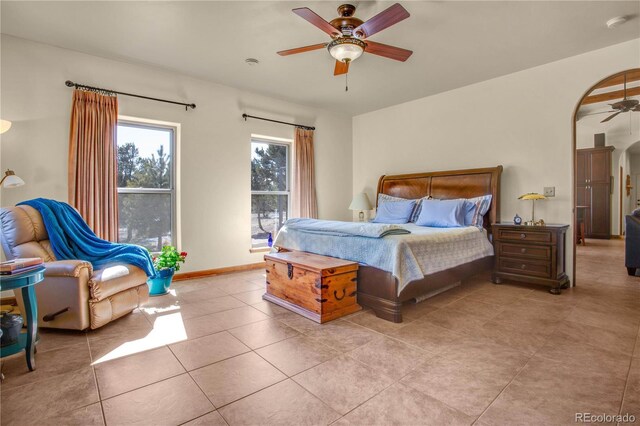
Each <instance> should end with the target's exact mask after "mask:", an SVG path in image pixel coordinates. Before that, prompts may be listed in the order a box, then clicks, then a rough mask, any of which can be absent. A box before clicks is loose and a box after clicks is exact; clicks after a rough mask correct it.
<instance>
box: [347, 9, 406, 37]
mask: <svg viewBox="0 0 640 426" xmlns="http://www.w3.org/2000/svg"><path fill="white" fill-rule="evenodd" d="M409 16H411V15H409V12H407V9H405V8H404V7H402V5H401V4H400V3H396V4H394V5H393V6H391V7H389V8H387V9H385V10H383V11H382V12H380V13H378V14H377V15H376V16H374V17H373V18H371V19H369V20H368V21H367V22H364V23H362V24H360V26H358V27H356V29H354V30H353V34H355V35H356V37H360V38H367V37H371V36H372V35H374V34H375V33H379V32H380V31H382V30H384V29H385V28H389V27H390V26H392V25H394V24H397V23H398V22H400V21H402V20H404V19H407V18H408V17H409Z"/></svg>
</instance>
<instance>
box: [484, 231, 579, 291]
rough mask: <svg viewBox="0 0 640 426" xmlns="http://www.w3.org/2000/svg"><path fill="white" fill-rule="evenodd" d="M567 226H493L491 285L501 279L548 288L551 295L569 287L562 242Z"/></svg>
mask: <svg viewBox="0 0 640 426" xmlns="http://www.w3.org/2000/svg"><path fill="white" fill-rule="evenodd" d="M568 228H569V225H553V224H549V225H545V226H523V225H514V224H512V223H495V224H493V225H492V230H493V247H494V250H495V265H494V269H493V282H494V283H496V284H500V283H501V282H502V280H503V279H505V280H512V281H519V282H525V283H531V284H541V285H547V286H550V287H551V289H550V290H549V292H550V293H552V294H560V292H561V289H563V288H567V287H569V277H567V273H566V262H565V249H564V247H565V240H566V235H567V229H568Z"/></svg>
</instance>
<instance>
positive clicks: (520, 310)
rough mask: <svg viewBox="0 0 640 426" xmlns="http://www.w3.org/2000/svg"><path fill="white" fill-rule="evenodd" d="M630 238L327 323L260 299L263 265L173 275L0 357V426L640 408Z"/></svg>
mask: <svg viewBox="0 0 640 426" xmlns="http://www.w3.org/2000/svg"><path fill="white" fill-rule="evenodd" d="M623 248H624V246H623V242H622V241H618V240H612V241H597V240H593V241H589V242H588V245H587V246H586V247H578V250H579V257H578V262H579V263H578V265H579V266H578V280H579V281H578V284H579V286H578V287H577V288H575V289H572V290H567V291H565V292H564V293H563V294H562V295H561V296H553V295H551V294H549V293H548V292H547V291H546V289H544V288H537V287H533V286H522V285H514V284H504V285H501V286H496V285H493V284H491V283H490V282H489V280H488V279H487V277H486V276H478V277H475V278H474V279H472V280H469V281H468V282H465V283H464V284H463V285H462V286H460V287H458V288H456V289H454V290H451V291H448V292H446V293H444V294H442V295H439V296H437V297H435V298H432V299H429V300H427V301H425V302H423V303H421V304H418V305H412V306H408V307H407V308H406V309H405V322H404V323H402V324H393V323H389V322H387V321H383V320H380V319H377V318H376V317H375V316H374V315H373V314H372V313H371V312H370V311H363V312H359V313H356V314H354V315H351V316H349V317H346V318H343V319H340V320H336V321H333V322H330V323H328V324H325V325H322V326H320V325H318V324H315V323H313V322H310V321H308V320H306V319H304V318H302V317H300V316H298V315H296V314H293V313H290V312H288V311H286V310H284V309H282V308H280V307H278V306H275V305H272V304H270V303H268V302H265V301H262V299H261V297H260V296H261V294H262V292H263V289H264V284H263V280H264V278H263V274H262V273H261V272H260V271H253V272H244V273H238V274H233V275H226V276H219V277H212V278H206V279H199V280H191V281H182V282H176V283H174V287H173V289H174V291H173V292H172V294H171V295H167V296H162V297H157V298H152V299H151V301H150V303H149V304H148V305H147V306H145V307H144V308H143V309H141V310H139V311H136V312H135V313H133V314H131V315H128V316H127V317H125V318H122V319H120V320H119V321H117V322H114V323H112V324H110V325H108V326H106V327H104V328H102V329H100V330H97V331H94V332H90V333H64V332H55V331H45V330H43V331H42V333H41V343H40V344H39V346H38V354H37V356H36V361H37V367H38V368H37V370H36V371H35V372H31V373H29V372H28V371H27V369H26V366H25V362H24V358H23V357H22V356H20V357H14V358H8V359H5V360H3V363H2V364H3V365H2V371H3V372H4V374H5V375H6V380H5V381H4V382H3V383H2V385H1V387H0V393H1V396H0V404H1V408H2V409H1V413H0V421H1V424H2V425H9V424H20V425H24V424H38V425H62V424H64V425H72V424H78V425H93V424H105V423H106V424H107V425H125V424H144V425H159V424H168V425H177V424H191V425H225V424H230V425H235V424H253V425H259V424H293V425H302V424H313V425H315V424H331V423H334V422H335V423H336V424H339V425H347V424H363V425H372V424H380V425H385V424H411V425H416V424H433V425H440V424H477V425H501V424H505V425H514V424H523V425H524V424H573V423H574V416H575V413H576V412H589V413H598V414H602V413H607V414H618V413H622V414H624V413H631V414H634V415H635V416H636V418H639V419H640V339H639V336H638V331H639V328H640V277H628V276H627V275H626V269H625V268H624V264H623Z"/></svg>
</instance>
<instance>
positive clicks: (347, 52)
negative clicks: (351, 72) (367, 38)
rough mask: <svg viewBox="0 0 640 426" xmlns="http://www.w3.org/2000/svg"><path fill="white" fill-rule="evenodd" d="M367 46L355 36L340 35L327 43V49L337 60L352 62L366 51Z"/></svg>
mask: <svg viewBox="0 0 640 426" xmlns="http://www.w3.org/2000/svg"><path fill="white" fill-rule="evenodd" d="M365 47H367V45H366V44H365V42H364V41H362V40H358V39H357V38H355V37H339V38H336V39H335V40H332V41H331V43H329V44H328V45H327V50H329V53H330V54H331V56H333V57H334V58H335V59H336V60H337V61H340V62H352V61H354V60H356V59H358V58H359V57H360V56H361V55H362V53H364V48H365Z"/></svg>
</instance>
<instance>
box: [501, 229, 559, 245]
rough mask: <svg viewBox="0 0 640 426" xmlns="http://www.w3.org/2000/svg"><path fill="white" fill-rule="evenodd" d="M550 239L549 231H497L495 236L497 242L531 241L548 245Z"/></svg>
mask: <svg viewBox="0 0 640 426" xmlns="http://www.w3.org/2000/svg"><path fill="white" fill-rule="evenodd" d="M551 238H552V237H551V232H549V231H529V230H511V229H498V235H497V239H498V240H512V241H515V240H517V241H533V242H536V243H550V242H551Z"/></svg>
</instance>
